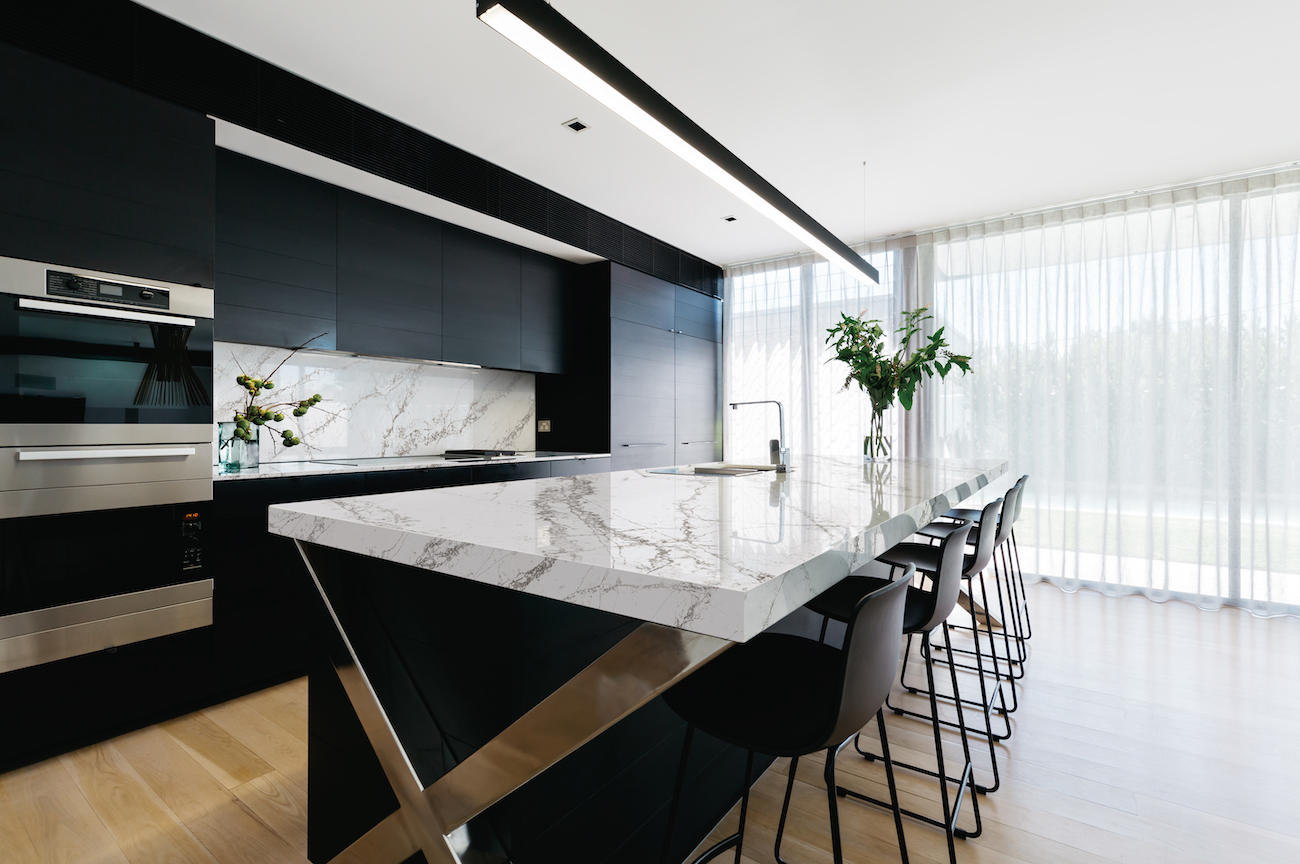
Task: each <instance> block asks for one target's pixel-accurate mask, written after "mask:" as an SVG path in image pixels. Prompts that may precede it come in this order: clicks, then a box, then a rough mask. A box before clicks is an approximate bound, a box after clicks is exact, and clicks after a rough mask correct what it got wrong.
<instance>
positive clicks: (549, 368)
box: [519, 249, 583, 372]
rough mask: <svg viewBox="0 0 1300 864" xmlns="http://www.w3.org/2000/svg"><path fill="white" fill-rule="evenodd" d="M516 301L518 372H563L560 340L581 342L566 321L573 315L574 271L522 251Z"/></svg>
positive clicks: (577, 334)
mask: <svg viewBox="0 0 1300 864" xmlns="http://www.w3.org/2000/svg"><path fill="white" fill-rule="evenodd" d="M521 254H522V262H523V272H522V281H523V285H522V290H521V298H520V308H521V318H522V320H521V324H520V339H521V344H520V366H519V368H520V369H523V370H524V371H525V372H565V371H567V370H566V368H565V363H564V357H565V350H564V340H565V338H566V336H567V337H568V338H573V339H581V338H582V335H583V334H582V333H580V332H578V331H579V329H580V328H579V327H575V326H572V325H570V326H569V327H568V328H567V330H568V332H566V326H565V324H566V321H569V320H570V319H571V318H572V317H573V316H575V315H576V314H577V309H576V308H575V305H576V304H575V303H574V302H571V299H572V300H576V299H577V298H571V293H572V292H573V291H574V290H575V288H576V281H577V268H576V267H575V266H574V265H572V264H569V263H568V262H566V261H560V260H558V259H556V258H552V257H550V256H549V255H543V254H541V253H540V252H533V251H531V250H528V249H525V250H523V251H522V253H521ZM574 353H576V352H574Z"/></svg>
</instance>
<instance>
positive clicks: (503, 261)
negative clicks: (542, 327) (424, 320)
mask: <svg viewBox="0 0 1300 864" xmlns="http://www.w3.org/2000/svg"><path fill="white" fill-rule="evenodd" d="M522 269H523V264H522V255H521V250H520V248H519V247H518V246H514V245H512V244H510V243H506V242H505V241H504V240H497V239H495V238H492V237H487V236H484V235H482V234H476V233H475V232H473V231H469V230H466V229H464V228H457V227H455V226H453V225H447V226H445V227H444V228H443V260H442V274H443V292H442V318H443V333H444V336H443V340H442V353H443V357H442V359H444V360H451V361H453V362H456V363H477V364H479V365H481V366H494V367H496V368H499V369H519V368H520V367H521V365H522V333H521V324H520V319H521V314H522V307H521V299H522V298H521V292H522V281H523V274H522Z"/></svg>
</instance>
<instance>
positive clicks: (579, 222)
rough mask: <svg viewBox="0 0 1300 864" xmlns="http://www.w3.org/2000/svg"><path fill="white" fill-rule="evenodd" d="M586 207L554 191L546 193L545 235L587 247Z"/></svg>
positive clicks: (580, 246) (562, 241)
mask: <svg viewBox="0 0 1300 864" xmlns="http://www.w3.org/2000/svg"><path fill="white" fill-rule="evenodd" d="M588 212H589V211H588V209H587V208H586V207H583V206H582V205H581V204H579V203H578V202H577V201H573V200H571V199H569V198H565V197H564V196H563V195H560V194H558V193H556V192H548V193H547V194H546V236H548V237H551V238H554V239H556V240H559V241H560V242H561V243H568V244H569V245H570V246H577V247H578V248H579V249H587V248H589V247H588V243H587V213H588Z"/></svg>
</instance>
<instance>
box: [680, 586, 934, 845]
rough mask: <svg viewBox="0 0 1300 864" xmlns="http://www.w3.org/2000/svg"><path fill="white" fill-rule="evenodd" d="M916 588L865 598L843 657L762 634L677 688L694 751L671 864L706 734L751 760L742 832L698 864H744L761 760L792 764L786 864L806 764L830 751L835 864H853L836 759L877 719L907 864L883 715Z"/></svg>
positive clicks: (807, 642)
mask: <svg viewBox="0 0 1300 864" xmlns="http://www.w3.org/2000/svg"><path fill="white" fill-rule="evenodd" d="M913 572H914V571H913V570H912V569H910V568H909V570H908V574H907V578H906V579H903V580H901V581H899V582H894V583H890V584H888V585H885V586H883V587H882V588H880V590H878V591H875V592H874V593H872V594H868V595H866V596H864V597H862V598H861V599H860V600H859V601H858V603H857V604H856V605H855V606H854V608H853V610H852V614H851V615H850V616H849V618H848V622H849V623H848V629H847V631H846V632H845V634H844V644H843V647H842V648H839V649H836V648H833V647H831V646H829V645H826V644H824V643H821V642H815V641H813V640H812V639H804V638H802V637H799V636H791V635H788V634H778V633H762V634H759V635H758V636H755V637H754V638H753V639H751V640H749V641H748V642H744V643H741V644H739V645H737V646H736V647H734V648H732V649H730V650H729V651H727V652H726V653H724V654H723V655H722V656H720V657H719V658H718V659H716V660H714V661H713V662H711V663H709V664H708V665H707V666H705V667H704V668H702V669H700V670H699V671H698V672H696V673H695V674H693V675H691V676H690V677H689V678H686V679H685V680H684V681H682V682H681V683H679V684H677V685H676V686H675V687H673V689H671V690H669V691H668V692H667V693H666V694H665V695H664V700H665V701H666V702H667V703H668V705H669V707H671V708H672V709H673V710H674V711H676V712H677V713H678V714H679V715H680V716H681V717H682V718H683V719H684V720H686V722H687V727H686V743H685V745H684V746H683V747H682V760H681V763H680V765H679V767H678V771H677V786H676V789H675V790H674V792H673V803H672V807H671V809H670V810H669V815H668V831H667V835H666V836H665V838H664V850H663V855H662V858H663V861H664V862H665V864H667V862H668V856H669V853H670V850H671V847H672V838H673V827H674V823H675V822H676V821H677V807H678V805H679V803H680V801H681V797H682V786H683V784H684V782H685V778H686V763H687V760H688V758H689V757H690V750H691V737H692V736H693V735H694V732H695V729H696V728H697V727H698V728H699V729H702V730H704V731H705V732H707V733H708V734H710V735H712V736H714V737H715V738H720V739H721V740H723V741H726V742H727V743H729V744H733V745H735V746H737V747H744V748H745V749H746V750H747V751H749V759H748V760H747V762H746V765H745V789H744V795H743V797H742V798H741V799H740V828H739V830H738V831H737V832H736V833H735V834H733V835H732V836H730V837H728V838H726V839H725V840H723V841H721V842H719V843H717V844H715V845H714V846H713V847H712V848H710V849H709V850H707V851H706V852H704V853H703V854H702V855H700V857H698V858H696V859H695V864H702V862H704V861H709V860H711V859H713V858H715V857H717V856H718V855H720V854H722V853H723V852H725V851H726V850H727V849H731V848H734V849H735V850H736V857H735V860H736V862H737V864H739V862H740V855H741V847H742V845H743V843H744V837H745V816H746V813H747V810H748V808H749V785H750V783H751V782H753V776H752V774H753V769H754V765H753V763H754V753H755V752H759V753H767V754H769V755H772V756H789V757H791V758H790V769H789V771H790V777H789V780H788V782H787V783H786V787H785V802H784V803H783V804H782V805H781V821H780V823H779V824H778V825H777V830H776V860H777V861H779V862H782V864H784V862H783V861H782V859H781V838H782V836H783V835H784V833H785V819H786V815H787V813H788V811H789V809H790V795H791V793H792V792H793V790H794V778H795V772H796V771H797V770H798V767H799V757H800V756H805V755H807V754H809V753H815V752H817V751H818V750H825V751H826V771H825V774H826V797H827V802H828V804H829V807H830V817H831V820H830V821H831V849H832V852H833V854H834V858H835V864H842V862H843V860H844V855H843V850H842V848H841V842H840V820H839V810H838V808H837V806H836V794H835V790H836V788H837V787H836V785H835V757H836V756H837V755H838V754H839V752H840V750H842V749H843V748H844V746H845V745H846V744H848V742H849V741H850V740H852V739H853V737H854V736H855V735H856V734H857V733H858V732H859V731H860V730H861V729H862V727H863V726H865V725H866V724H867V721H868V720H870V719H871V715H872V714H875V715H876V725H877V727H878V728H879V729H880V740H881V749H882V750H883V752H884V761H885V770H886V775H887V777H888V780H889V796H890V799H891V801H892V804H891V805H889V806H890V808H891V809H892V810H893V813H894V826H895V828H896V829H897V831H898V851H899V854H900V855H901V856H902V859H903V862H904V864H907V841H906V840H905V838H904V837H903V816H902V811H901V810H900V809H899V806H898V790H897V788H896V787H895V785H894V769H893V765H892V764H891V763H890V761H889V742H888V739H887V737H886V733H885V717H884V714H883V713H882V712H881V706H882V705H883V704H884V702H885V697H886V696H887V695H888V694H889V690H890V686H891V684H892V682H893V679H894V675H895V674H896V673H897V672H898V645H899V641H900V640H901V639H902V635H903V609H904V605H905V602H906V599H907V593H906V589H907V586H908V582H910V580H911V575H912V573H913Z"/></svg>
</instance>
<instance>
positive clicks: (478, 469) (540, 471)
mask: <svg viewBox="0 0 1300 864" xmlns="http://www.w3.org/2000/svg"><path fill="white" fill-rule="evenodd" d="M470 470H471V472H472V473H473V477H474V482H475V483H502V482H504V481H506V480H528V479H531V478H533V477H550V476H551V463H549V462H506V463H503V464H501V465H474V466H472V467H471V469H470Z"/></svg>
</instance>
